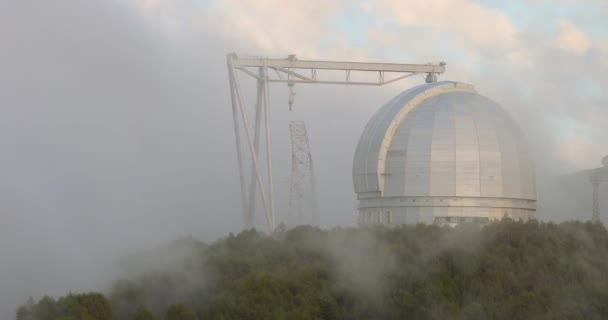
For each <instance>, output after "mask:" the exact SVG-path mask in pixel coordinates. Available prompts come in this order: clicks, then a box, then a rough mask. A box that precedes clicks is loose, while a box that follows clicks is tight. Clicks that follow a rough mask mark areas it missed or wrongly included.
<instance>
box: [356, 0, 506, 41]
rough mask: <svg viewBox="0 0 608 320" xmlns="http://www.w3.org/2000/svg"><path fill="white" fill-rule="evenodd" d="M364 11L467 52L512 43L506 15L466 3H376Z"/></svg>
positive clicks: (429, 0) (438, 0)
mask: <svg viewBox="0 0 608 320" xmlns="http://www.w3.org/2000/svg"><path fill="white" fill-rule="evenodd" d="M366 8H367V9H368V10H370V11H371V12H375V13H377V14H379V15H387V14H388V15H390V16H392V17H393V18H394V19H395V20H396V21H397V23H399V24H400V25H401V26H423V27H429V28H431V29H432V30H434V31H436V32H445V33H447V34H449V35H451V36H453V38H454V40H455V41H457V42H459V43H461V44H462V46H463V47H467V48H471V47H477V48H481V47H485V48H490V47H491V48H503V47H505V46H509V45H511V44H512V43H513V41H514V36H515V28H514V27H513V25H512V24H511V22H510V21H509V19H508V17H507V16H506V15H504V14H503V13H501V12H500V11H498V10H494V9H490V8H486V7H483V6H481V5H479V4H477V3H475V2H472V1H468V0H427V1H413V0H409V1H406V0H378V1H373V2H368V3H366Z"/></svg>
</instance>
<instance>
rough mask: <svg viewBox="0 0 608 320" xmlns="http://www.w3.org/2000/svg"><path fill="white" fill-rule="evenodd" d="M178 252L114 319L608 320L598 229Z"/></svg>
mask: <svg viewBox="0 0 608 320" xmlns="http://www.w3.org/2000/svg"><path fill="white" fill-rule="evenodd" d="M176 245H177V246H179V247H181V248H183V246H184V245H186V246H187V248H188V251H185V252H189V253H188V255H187V258H183V257H182V258H180V259H181V260H179V261H175V263H174V264H172V267H171V268H169V269H167V268H165V269H161V270H156V269H154V270H151V269H146V270H145V271H142V275H141V276H140V277H137V278H133V279H130V280H124V281H119V282H117V283H116V285H115V286H114V288H113V290H112V291H111V292H110V293H109V297H110V298H109V300H110V302H111V306H112V311H113V313H114V318H113V319H114V320H131V319H136V320H144V319H155V315H156V319H160V318H164V319H167V320H175V319H199V317H200V319H206V320H207V319H221V320H228V319H235V320H236V319H239V320H240V319H245V320H247V319H251V320H254V319H256V320H257V319H509V320H511V319H607V318H608V304H606V301H608V276H606V271H607V270H608V232H607V231H606V229H605V228H604V227H603V226H602V225H597V224H592V223H580V222H568V223H562V224H559V225H558V224H553V223H539V222H537V221H529V222H527V223H522V222H515V221H511V220H504V221H502V222H499V223H493V224H490V225H488V226H486V227H484V228H478V227H474V226H460V227H457V228H447V227H437V226H430V225H416V226H402V227H398V228H392V229H387V228H367V229H366V228H352V229H334V230H331V231H323V230H320V229H317V228H312V227H297V228H295V229H291V230H281V231H280V232H277V233H274V234H273V235H272V236H267V235H265V234H263V233H260V232H257V231H255V230H247V231H243V232H241V233H239V234H237V235H232V234H231V235H229V236H228V237H227V238H225V239H222V240H219V241H217V242H216V243H213V244H211V245H206V244H203V243H198V242H195V241H193V240H192V241H187V242H185V243H180V244H176ZM169 249H170V250H169ZM167 250H168V251H167V252H166V253H163V252H155V253H154V255H153V257H155V258H156V259H158V257H163V256H170V252H175V251H176V247H175V246H170V247H169V248H168V249H167ZM153 260H154V259H152V261H153ZM146 261H148V262H147V263H146V266H147V265H149V264H150V263H149V260H146ZM142 270H143V269H142ZM104 301H105V299H103V296H101V295H98V294H97V295H96V294H88V295H68V296H67V297H64V298H61V299H59V300H57V301H56V300H54V299H53V298H49V297H45V298H43V299H42V300H40V301H39V302H38V303H35V302H33V301H30V302H29V303H27V304H25V305H24V306H22V307H20V308H19V310H18V311H17V319H18V320H58V319H61V320H67V319H109V316H110V310H109V309H108V308H107V302H105V303H104ZM143 306H150V307H152V309H151V310H148V309H146V308H144V307H143Z"/></svg>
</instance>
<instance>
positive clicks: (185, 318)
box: [165, 304, 198, 320]
mask: <svg viewBox="0 0 608 320" xmlns="http://www.w3.org/2000/svg"><path fill="white" fill-rule="evenodd" d="M165 320H198V316H197V315H196V312H195V311H194V310H192V309H191V308H190V307H188V306H185V305H183V304H174V305H171V306H170V307H169V309H168V310H167V314H166V315H165Z"/></svg>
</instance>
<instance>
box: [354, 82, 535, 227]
mask: <svg viewBox="0 0 608 320" xmlns="http://www.w3.org/2000/svg"><path fill="white" fill-rule="evenodd" d="M353 180H354V187H355V192H356V193H357V199H358V200H359V205H358V209H359V223H360V224H361V225H371V224H383V225H399V224H406V223H407V224H411V223H418V222H422V223H437V224H447V225H455V224H458V223H461V222H475V223H485V222H488V221H491V220H494V219H501V218H503V217H509V218H512V219H515V220H519V219H522V220H527V219H530V218H532V217H533V216H534V212H535V210H536V186H535V174H534V163H533V161H532V158H531V156H530V153H529V151H528V149H527V146H526V143H525V140H524V138H523V135H522V133H521V131H520V130H519V128H518V127H517V125H516V123H515V122H514V121H513V119H512V118H511V117H510V116H509V115H508V114H507V112H506V111H505V110H503V109H502V107H501V106H500V105H498V104H497V103H496V102H494V101H492V100H490V99H488V98H486V97H484V96H482V95H480V94H478V93H477V92H476V91H475V89H474V88H473V86H471V85H469V84H464V83H458V82H449V81H443V82H434V83H428V84H424V85H420V86H417V87H414V88H411V89H409V90H406V91H404V92H403V93H401V94H399V95H398V96H396V97H395V98H393V99H392V100H390V101H389V102H388V103H386V104H385V105H384V106H383V107H382V108H381V109H380V110H378V112H376V114H375V115H374V116H373V117H372V119H371V120H370V121H369V123H368V124H367V126H366V127H365V130H364V131H363V134H362V135H361V138H360V140H359V144H358V146H357V150H356V152H355V156H354V162H353Z"/></svg>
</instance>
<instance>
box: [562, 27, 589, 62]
mask: <svg viewBox="0 0 608 320" xmlns="http://www.w3.org/2000/svg"><path fill="white" fill-rule="evenodd" d="M555 46H556V47H557V48H559V49H561V50H563V51H566V52H568V53H571V54H576V55H583V54H585V53H587V51H588V50H589V47H590V46H591V44H590V41H589V38H588V37H587V35H586V34H585V32H583V31H582V30H581V29H579V28H578V27H577V26H576V25H575V24H574V23H572V22H571V21H566V20H563V21H560V33H559V36H558V38H557V40H556V41H555Z"/></svg>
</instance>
